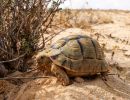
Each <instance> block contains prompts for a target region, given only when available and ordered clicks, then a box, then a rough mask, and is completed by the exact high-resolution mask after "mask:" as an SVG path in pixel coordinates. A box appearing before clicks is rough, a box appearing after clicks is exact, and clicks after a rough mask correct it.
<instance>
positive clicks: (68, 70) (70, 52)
mask: <svg viewBox="0 0 130 100" xmlns="http://www.w3.org/2000/svg"><path fill="white" fill-rule="evenodd" d="M36 60H37V64H38V65H39V66H42V67H45V69H46V70H48V71H51V72H52V73H53V74H54V75H55V76H56V77H57V78H58V79H59V80H60V81H62V85H69V84H70V80H69V77H80V76H88V75H95V74H97V73H107V72H108V64H107V62H106V60H105V57H104V52H103V50H102V48H101V47H100V45H99V43H98V42H97V41H96V40H94V39H92V38H91V37H89V36H86V35H70V36H67V37H63V38H61V39H59V40H57V41H56V42H55V43H53V44H51V46H50V47H48V48H46V49H45V50H43V51H41V52H40V53H39V54H38V55H37V56H36Z"/></svg>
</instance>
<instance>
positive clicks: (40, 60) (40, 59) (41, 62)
mask: <svg viewBox="0 0 130 100" xmlns="http://www.w3.org/2000/svg"><path fill="white" fill-rule="evenodd" d="M36 62H37V65H38V67H40V69H41V67H42V69H45V66H50V64H51V62H52V61H51V59H50V57H49V56H48V55H47V52H46V51H42V52H40V53H38V54H37V56H36Z"/></svg>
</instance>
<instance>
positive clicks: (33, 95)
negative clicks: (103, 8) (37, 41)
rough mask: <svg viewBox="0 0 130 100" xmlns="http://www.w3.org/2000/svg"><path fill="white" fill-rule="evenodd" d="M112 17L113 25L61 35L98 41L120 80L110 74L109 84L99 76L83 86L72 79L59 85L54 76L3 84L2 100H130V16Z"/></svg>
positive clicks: (69, 30)
mask: <svg viewBox="0 0 130 100" xmlns="http://www.w3.org/2000/svg"><path fill="white" fill-rule="evenodd" d="M98 13H99V12H98ZM105 14H106V15H107V13H105ZM109 16H111V19H112V20H113V23H102V24H92V25H91V30H89V31H87V30H86V29H79V28H70V29H67V30H66V31H65V32H62V33H60V34H61V35H62V34H65V33H66V35H67V34H70V33H71V34H79V33H80V34H87V35H88V36H91V37H92V38H95V39H97V41H99V43H100V45H101V46H102V48H103V50H104V52H105V56H106V60H107V61H108V63H110V64H113V66H112V67H113V68H112V71H111V72H112V73H118V74H120V77H119V76H117V75H114V76H112V75H110V76H107V81H103V80H102V78H101V77H99V76H98V77H96V78H95V79H88V78H84V81H83V82H81V83H79V82H78V81H75V80H74V79H72V84H71V85H69V86H62V85H60V83H59V82H57V79H56V78H55V77H50V78H43V79H35V80H29V81H26V80H17V81H16V83H19V84H18V85H15V84H14V83H15V82H14V81H13V82H11V83H10V82H8V81H0V100H130V85H129V84H130V17H129V16H130V13H129V12H127V13H126V12H118V13H116V12H109ZM57 38H60V36H58V37H57ZM54 41H56V40H53V42H54ZM114 64H115V65H114ZM17 74H19V73H16V75H17ZM32 75H33V74H32ZM40 75H42V76H43V74H40Z"/></svg>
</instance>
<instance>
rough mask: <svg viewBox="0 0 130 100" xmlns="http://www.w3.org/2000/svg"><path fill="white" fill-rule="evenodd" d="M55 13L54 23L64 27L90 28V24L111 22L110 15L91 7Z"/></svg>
mask: <svg viewBox="0 0 130 100" xmlns="http://www.w3.org/2000/svg"><path fill="white" fill-rule="evenodd" d="M56 15H57V16H56V17H55V21H54V23H57V24H59V26H61V27H65V28H70V27H71V28H72V27H78V28H82V29H91V25H92V24H109V23H113V20H112V18H111V15H108V14H106V12H104V11H95V10H93V9H87V10H85V9H83V10H78V9H75V10H72V9H64V10H62V11H60V12H58V13H57V14H56Z"/></svg>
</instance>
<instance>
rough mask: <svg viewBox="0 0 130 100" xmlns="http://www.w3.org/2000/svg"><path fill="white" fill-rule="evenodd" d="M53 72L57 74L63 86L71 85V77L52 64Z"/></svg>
mask: <svg viewBox="0 0 130 100" xmlns="http://www.w3.org/2000/svg"><path fill="white" fill-rule="evenodd" d="M51 72H52V73H54V74H55V76H56V77H57V78H58V80H60V81H61V82H62V85H64V86H66V85H69V77H68V76H67V74H66V73H65V71H64V70H62V69H61V68H60V67H59V66H57V65H55V64H52V66H51Z"/></svg>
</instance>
